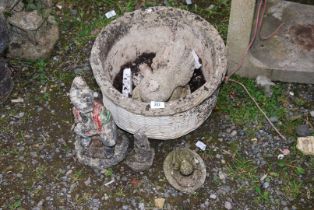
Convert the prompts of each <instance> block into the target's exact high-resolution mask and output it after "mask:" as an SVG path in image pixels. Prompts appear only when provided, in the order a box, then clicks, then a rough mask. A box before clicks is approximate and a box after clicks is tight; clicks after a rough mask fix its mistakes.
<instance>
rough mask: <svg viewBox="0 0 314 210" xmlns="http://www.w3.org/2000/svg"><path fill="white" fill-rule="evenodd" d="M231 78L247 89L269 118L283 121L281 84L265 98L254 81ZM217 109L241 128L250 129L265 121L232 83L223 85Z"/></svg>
mask: <svg viewBox="0 0 314 210" xmlns="http://www.w3.org/2000/svg"><path fill="white" fill-rule="evenodd" d="M233 78H234V79H236V80H238V81H240V82H242V83H243V84H244V85H245V86H246V87H247V89H248V90H249V92H250V93H251V94H252V96H253V97H254V98H255V99H256V101H257V102H258V104H259V105H260V106H261V107H262V109H263V110H264V111H265V112H266V114H267V115H268V116H269V117H271V116H276V117H277V118H278V119H279V120H282V121H285V117H286V112H287V111H286V109H285V107H284V106H283V103H282V101H281V100H283V98H284V95H283V90H284V89H283V86H282V85H281V84H277V85H276V86H275V87H274V88H273V94H272V96H271V97H267V96H266V95H265V93H264V92H263V90H262V89H260V88H258V87H257V86H256V85H255V81H254V80H251V79H247V78H242V77H239V76H234V77H233ZM217 108H218V110H220V111H222V112H224V113H226V114H228V115H229V116H230V117H231V120H232V121H233V122H234V123H236V124H237V125H240V126H243V127H252V124H257V125H258V124H259V123H261V122H264V121H265V118H264V116H263V115H262V113H261V112H260V111H259V110H258V108H257V107H256V106H255V104H254V102H253V101H252V100H251V99H250V98H249V97H248V96H247V94H246V92H245V91H244V90H243V88H242V87H241V86H239V85H238V84H235V83H232V82H229V83H227V84H224V85H223V87H222V89H221V92H220V94H219V97H218V102H217Z"/></svg>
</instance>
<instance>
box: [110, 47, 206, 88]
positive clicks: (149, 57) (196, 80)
mask: <svg viewBox="0 0 314 210" xmlns="http://www.w3.org/2000/svg"><path fill="white" fill-rule="evenodd" d="M155 56H156V54H155V53H143V54H142V55H140V56H139V57H138V58H137V59H136V60H135V61H133V62H129V63H126V64H125V65H123V66H122V67H121V69H120V71H119V73H118V74H117V75H116V76H115V78H114V80H113V86H114V88H115V89H117V90H118V91H119V92H120V93H122V79H123V70H124V69H126V68H130V69H131V72H132V75H134V74H137V73H138V72H139V66H140V65H141V64H144V63H145V64H147V65H148V66H150V67H151V65H152V63H153V59H154V58H155ZM200 63H202V60H201V59H200ZM205 83H206V80H205V77H204V75H203V69H202V67H201V68H199V69H195V70H194V73H193V76H192V78H191V80H190V82H189V83H188V85H189V86H190V89H191V93H193V92H194V91H196V90H197V89H198V88H200V87H201V86H203V85H204V84H205ZM132 88H133V89H134V88H135V86H134V84H133V87H132Z"/></svg>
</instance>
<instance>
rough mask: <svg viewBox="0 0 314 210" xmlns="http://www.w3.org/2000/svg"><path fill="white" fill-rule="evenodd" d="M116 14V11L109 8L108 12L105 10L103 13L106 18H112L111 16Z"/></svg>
mask: <svg viewBox="0 0 314 210" xmlns="http://www.w3.org/2000/svg"><path fill="white" fill-rule="evenodd" d="M116 15H117V13H116V11H114V10H111V11H109V12H107V13H106V14H105V16H106V18H108V19H109V18H112V17H114V16H116Z"/></svg>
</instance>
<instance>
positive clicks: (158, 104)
mask: <svg viewBox="0 0 314 210" xmlns="http://www.w3.org/2000/svg"><path fill="white" fill-rule="evenodd" d="M150 108H151V109H164V108H165V102H158V101H151V102H150Z"/></svg>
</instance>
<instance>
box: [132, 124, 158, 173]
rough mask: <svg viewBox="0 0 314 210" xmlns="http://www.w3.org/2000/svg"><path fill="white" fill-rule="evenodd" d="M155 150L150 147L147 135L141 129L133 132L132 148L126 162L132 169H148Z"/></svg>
mask: <svg viewBox="0 0 314 210" xmlns="http://www.w3.org/2000/svg"><path fill="white" fill-rule="evenodd" d="M154 157H155V151H154V149H153V148H151V147H150V144H149V141H148V138H147V136H146V135H145V133H144V131H143V130H138V131H137V132H136V133H135V134H134V149H133V151H132V152H131V153H130V155H129V157H128V158H127V160H126V164H127V165H128V166H129V167H130V168H131V169H132V170H133V171H144V170H146V169H149V168H150V167H151V166H152V164H153V161H154Z"/></svg>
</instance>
